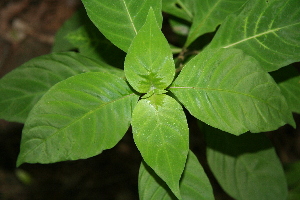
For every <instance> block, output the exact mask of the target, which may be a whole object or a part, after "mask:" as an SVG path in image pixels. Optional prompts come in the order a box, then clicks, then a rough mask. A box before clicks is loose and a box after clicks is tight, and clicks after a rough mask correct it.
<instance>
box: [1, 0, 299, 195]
mask: <svg viewBox="0 0 300 200" xmlns="http://www.w3.org/2000/svg"><path fill="white" fill-rule="evenodd" d="M82 2H83V4H84V6H85V9H86V12H87V13H85V11H84V10H81V11H79V12H78V13H77V14H76V15H75V16H74V17H73V18H71V19H70V20H69V21H68V22H67V23H65V25H64V26H63V27H62V29H61V31H60V32H59V33H58V34H57V36H56V42H55V46H54V48H53V51H56V52H59V51H68V50H70V49H73V50H78V51H79V53H75V52H66V53H52V54H49V55H46V56H41V57H39V58H35V59H33V60H31V61H29V62H27V63H25V64H24V65H22V66H21V67H19V68H18V69H16V70H13V71H12V72H10V73H9V74H7V75H6V76H4V77H3V78H2V79H1V80H0V117H1V118H3V119H6V120H9V121H17V122H22V123H24V122H25V126H24V130H23V135H22V140H21V149H20V154H19V157H18V161H17V165H18V166H19V165H21V164H22V163H24V162H27V163H52V162H59V161H65V160H75V159H84V158H88V157H91V156H95V155H97V154H99V153H101V152H102V151H103V150H105V149H110V148H112V147H114V146H115V145H116V144H117V143H118V142H119V140H121V138H122V137H123V135H124V134H125V132H126V131H127V130H128V128H129V126H130V124H131V126H132V132H133V138H134V141H135V144H136V146H137V148H138V150H139V151H140V153H141V155H142V157H143V162H142V165H141V167H140V175H139V193H140V198H141V199H153V200H156V199H174V200H175V199H183V200H186V199H191V200H193V199H197V200H198V199H200V200H201V199H204V200H207V199H213V192H212V188H211V185H210V183H209V181H208V178H207V176H206V174H205V172H204V170H203V169H202V166H201V165H200V163H199V162H198V160H197V158H196V156H195V155H194V154H193V153H192V152H191V151H190V150H189V128H188V121H187V119H190V118H191V116H188V117H186V116H185V112H184V110H183V107H182V106H184V107H185V108H186V109H187V112H190V113H191V114H192V115H193V116H195V117H196V118H198V119H199V120H201V121H202V122H203V123H202V122H200V121H199V124H200V123H201V124H202V126H201V127H202V129H203V130H202V131H203V132H204V133H205V134H206V143H207V145H208V146H207V158H208V164H209V167H210V168H211V170H212V172H213V174H214V175H215V177H216V178H217V180H218V181H219V183H220V185H221V186H222V188H223V189H224V190H225V191H226V192H227V193H228V194H229V195H230V196H232V197H233V198H235V199H240V200H243V199H245V200H252V199H253V200H256V199H260V200H261V199H266V200H269V199H272V200H273V199H274V200H277V199H278V200H281V199H286V198H287V197H288V193H287V183H286V180H285V177H284V173H283V168H282V167H281V165H280V162H279V160H278V158H277V157H276V153H275V151H274V148H273V147H272V146H271V144H270V142H269V141H268V140H267V139H266V138H265V137H264V135H263V134H259V132H264V131H271V130H275V129H277V128H278V127H280V126H282V125H284V124H290V125H292V126H295V122H294V119H293V116H292V112H297V113H300V101H299V98H300V96H299V95H300V78H299V72H298V71H296V70H295V69H294V68H293V67H292V66H288V67H285V66H286V65H288V64H290V63H292V62H295V61H300V54H299V52H300V35H299V34H298V32H299V30H300V1H299V0H287V1H281V0H248V1H246V0H236V1H229V0H211V1H209V0H162V1H161V0H144V1H136V0H113V1H108V0H82ZM162 9H163V11H164V12H166V13H167V14H166V15H164V16H167V18H166V22H170V23H168V24H166V25H167V26H164V29H163V30H164V33H169V31H172V30H173V31H174V33H172V34H167V35H166V37H165V36H164V35H163V33H162V31H161V30H160V29H161V24H162ZM86 14H88V16H89V17H90V19H91V20H92V22H93V23H94V24H92V22H91V21H90V20H89V19H88V17H87V15H86ZM218 25H221V26H220V28H219V29H218V30H217V31H216V32H215V33H214V31H215V30H216V29H217V27H218ZM168 26H169V27H168ZM68 30H71V32H70V33H68ZM165 31H166V32H165ZM206 33H209V34H206ZM176 34H179V35H176ZM214 34H215V36H214V38H213V40H212V41H211V38H212V36H213V35H214ZM201 36H202V37H201ZM166 38H168V39H170V41H172V42H173V41H174V43H172V44H169V43H168V41H167V39H166ZM174 38H175V39H174ZM196 40H197V41H196ZM209 42H211V43H209ZM191 44H192V45H191ZM114 45H115V46H114ZM175 46H176V47H175ZM170 47H171V48H172V50H171V48H170ZM125 52H126V53H127V54H126V53H125ZM172 52H173V53H176V54H174V55H172ZM125 56H126V58H125ZM124 60H125V62H124ZM174 60H175V63H174ZM111 66H114V67H118V68H114V67H111ZM122 68H124V71H123V70H120V69H122ZM278 69H279V70H278ZM275 70H277V71H275ZM270 71H275V72H272V73H270V74H269V73H268V72H270ZM85 72H87V73H85ZM175 72H176V73H175ZM169 95H171V96H172V97H171V96H169ZM208 125H210V126H208ZM213 127H215V128H218V129H215V128H213ZM191 130H194V129H191ZM223 131H226V132H228V133H226V132H223ZM248 131H249V132H248ZM245 132H248V133H245ZM250 132H253V133H257V134H252V133H250ZM229 133H231V134H229ZM243 133H245V134H243ZM233 134H234V135H233ZM241 134H243V135H241ZM236 135H241V136H238V137H237V136H236ZM287 170H288V169H287ZM293 171H294V170H291V171H286V175H287V179H288V183H289V187H290V189H291V190H292V193H290V194H291V195H289V198H290V199H293V198H294V197H295V198H297V195H299V190H298V189H299V187H298V186H299V184H296V182H297V181H298V179H297V180H296V179H293V178H291V177H292V176H293V175H291V174H295V173H296V172H295V173H294V172H293ZM296 171H297V170H296ZM99 198H101V197H99Z"/></svg>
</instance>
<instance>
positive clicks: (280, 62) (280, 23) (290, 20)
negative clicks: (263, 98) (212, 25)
mask: <svg viewBox="0 0 300 200" xmlns="http://www.w3.org/2000/svg"><path fill="white" fill-rule="evenodd" d="M299 30H300V1H299V0H286V1H282V0H269V1H266V0H250V1H248V3H247V4H246V5H245V6H244V9H243V10H242V12H240V13H237V14H234V15H230V16H229V17H228V18H227V19H226V20H225V22H224V23H222V26H221V27H220V29H219V30H218V32H217V34H216V36H215V38H214V39H213V41H212V43H211V47H212V48H238V49H241V50H243V51H244V52H245V53H246V54H248V55H251V56H253V57H254V58H255V59H257V60H258V61H259V62H260V64H261V66H262V67H263V68H264V69H265V70H266V71H274V70H277V69H279V68H281V67H283V66H286V65H288V64H290V63H293V62H295V61H299V60H300V54H299V52H300V34H299Z"/></svg>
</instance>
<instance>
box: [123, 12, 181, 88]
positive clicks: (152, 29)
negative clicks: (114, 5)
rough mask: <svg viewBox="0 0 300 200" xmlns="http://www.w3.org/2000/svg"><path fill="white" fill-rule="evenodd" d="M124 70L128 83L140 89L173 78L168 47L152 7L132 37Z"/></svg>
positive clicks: (154, 86)
mask: <svg viewBox="0 0 300 200" xmlns="http://www.w3.org/2000/svg"><path fill="white" fill-rule="evenodd" d="M124 71H125V75H126V78H127V80H128V82H129V83H130V85H131V86H132V87H133V88H134V89H135V90H136V91H138V92H140V93H148V92H150V91H152V90H154V89H159V90H161V89H162V90H163V89H165V88H166V87H168V86H169V85H170V84H171V82H172V81H173V78H174V74H175V65H174V61H173V56H172V51H171V49H170V46H169V44H168V42H167V40H166V38H165V37H164V35H163V34H162V32H161V31H160V28H159V26H158V24H157V22H156V20H155V16H154V12H153V11H152V9H150V11H149V14H148V17H147V21H146V22H145V25H144V26H143V27H142V28H141V29H140V31H139V32H138V34H137V36H136V37H135V38H134V40H133V41H132V44H131V46H130V48H129V50H128V54H127V56H126V58H125V67H124Z"/></svg>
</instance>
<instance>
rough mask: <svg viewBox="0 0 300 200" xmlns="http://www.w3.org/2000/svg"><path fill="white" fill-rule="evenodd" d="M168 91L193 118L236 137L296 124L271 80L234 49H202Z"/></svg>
mask: <svg viewBox="0 0 300 200" xmlns="http://www.w3.org/2000/svg"><path fill="white" fill-rule="evenodd" d="M170 91H171V92H172V93H174V94H175V96H176V97H177V98H178V99H179V101H180V102H181V103H183V104H184V106H185V107H186V108H187V109H188V110H189V112H190V113H191V114H192V115H194V116H195V117H196V118H198V119H199V120H201V121H203V122H205V123H207V124H209V125H211V126H213V127H216V128H219V129H221V130H223V131H226V132H229V133H233V134H235V135H240V134H242V133H244V132H246V131H248V130H250V131H251V132H262V131H270V130H274V129H277V128H278V127H279V126H282V125H284V124H285V123H289V124H291V125H294V123H295V122H294V120H293V117H292V114H291V112H290V110H289V108H288V105H287V103H286V100H285V98H284V96H283V95H282V94H281V91H280V89H279V88H278V86H277V84H276V83H275V82H274V80H273V79H272V78H271V77H270V76H269V74H268V73H267V72H265V71H264V70H263V69H261V68H260V67H259V65H258V63H257V61H256V60H255V59H253V58H252V57H249V56H247V55H245V54H244V53H243V52H242V51H240V50H237V49H218V50H211V49H208V50H205V51H203V52H202V53H201V54H199V55H197V56H196V57H195V58H194V59H192V60H191V61H190V62H189V63H187V65H186V66H185V67H184V68H183V70H182V72H181V73H180V74H179V76H178V77H177V79H176V80H175V81H174V83H173V84H172V85H171V87H170Z"/></svg>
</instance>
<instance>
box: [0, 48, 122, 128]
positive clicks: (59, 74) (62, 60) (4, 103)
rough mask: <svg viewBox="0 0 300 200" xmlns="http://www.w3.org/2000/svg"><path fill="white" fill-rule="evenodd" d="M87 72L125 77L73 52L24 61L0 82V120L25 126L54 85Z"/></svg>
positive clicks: (112, 69)
mask: <svg viewBox="0 0 300 200" xmlns="http://www.w3.org/2000/svg"><path fill="white" fill-rule="evenodd" d="M89 71H103V72H108V73H112V74H116V75H118V76H124V74H123V72H122V70H119V69H116V68H113V67H110V66H108V65H107V64H104V63H100V62H97V63H96V62H95V61H92V60H90V59H88V58H86V57H84V56H81V55H79V54H77V53H74V52H69V53H52V54H49V55H44V56H40V57H38V58H34V59H32V60H30V61H28V62H26V63H25V64H23V65H22V66H20V67H18V68H17V69H15V70H13V71H11V72H10V73H8V74H7V75H6V76H4V77H3V78H2V79H1V80H0V118H1V119H5V120H8V121H15V122H20V123H24V122H25V120H26V118H27V116H28V113H29V111H30V110H31V109H32V107H33V106H34V105H35V103H36V102H37V101H38V100H39V99H40V98H41V97H42V96H43V94H44V93H45V92H46V91H47V90H49V89H50V88H51V87H52V86H53V85H54V84H56V83H58V82H59V81H62V80H65V79H66V78H68V77H70V76H74V75H76V74H80V73H84V72H89Z"/></svg>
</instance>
